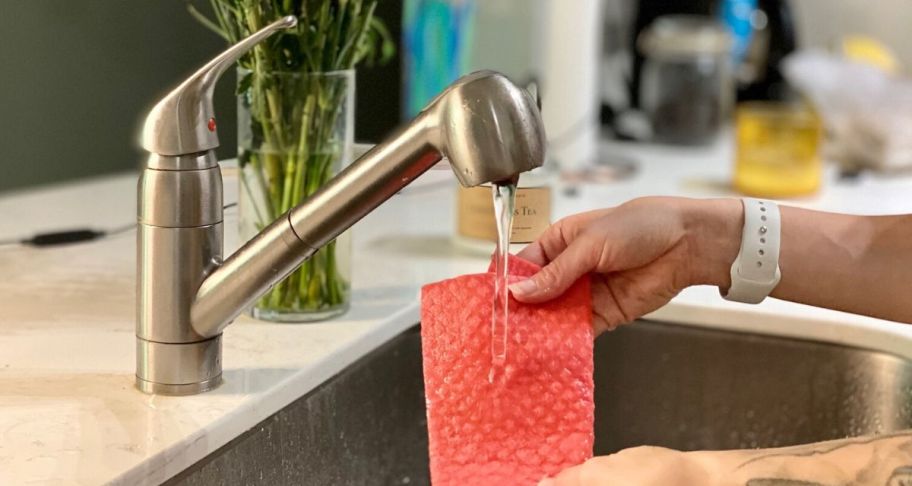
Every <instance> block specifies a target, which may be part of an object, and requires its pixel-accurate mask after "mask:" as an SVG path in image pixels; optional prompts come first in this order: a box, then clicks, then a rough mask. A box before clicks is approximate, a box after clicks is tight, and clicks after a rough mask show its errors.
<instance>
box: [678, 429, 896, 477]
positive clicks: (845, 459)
mask: <svg viewBox="0 0 912 486" xmlns="http://www.w3.org/2000/svg"><path fill="white" fill-rule="evenodd" d="M687 454H689V455H691V456H692V459H693V460H694V461H695V462H696V463H697V464H700V465H701V466H702V469H704V470H705V471H706V472H707V473H708V475H709V477H712V478H715V479H716V482H715V484H717V485H719V486H723V485H725V486H727V485H748V486H769V485H774V484H801V485H807V486H812V485H832V484H858V485H877V486H881V485H887V484H894V483H888V481H889V480H890V478H891V477H893V476H894V475H899V474H901V470H902V469H903V468H910V467H912V433H910V431H904V432H899V433H895V434H886V435H881V436H874V437H857V438H851V439H843V440H834V441H828V442H820V443H816V444H809V445H801V446H794V447H785V448H780V449H760V450H743V451H724V452H703V451H699V452H692V453H687ZM897 470H900V471H897ZM904 479H908V478H904ZM896 484H906V483H896Z"/></svg>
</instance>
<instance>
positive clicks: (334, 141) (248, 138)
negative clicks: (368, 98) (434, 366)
mask: <svg viewBox="0 0 912 486" xmlns="http://www.w3.org/2000/svg"><path fill="white" fill-rule="evenodd" d="M354 92H355V77H354V71H351V70H349V71H335V72H325V73H296V72H260V71H248V70H244V69H239V70H238V162H239V165H240V169H241V172H240V184H241V187H240V197H239V202H240V204H239V211H240V231H241V237H242V238H243V239H245V240H246V239H249V238H251V237H252V236H254V235H255V234H256V233H258V232H259V231H260V230H262V229H263V228H264V227H266V226H267V225H268V224H269V223H271V222H272V221H273V220H275V219H276V218H278V217H279V216H281V215H282V214H284V213H285V212H286V211H288V210H289V209H291V208H292V207H294V206H296V205H298V204H300V203H301V202H302V201H304V200H305V199H307V198H308V197H309V196H310V195H311V194H313V193H314V192H316V191H317V190H318V189H319V188H320V187H321V186H322V185H323V184H325V183H326V182H327V181H328V180H329V179H330V178H332V177H333V176H334V175H335V174H336V173H338V172H339V171H340V170H341V169H342V167H344V166H345V165H346V164H348V163H349V162H350V161H351V156H352V149H353V140H354ZM350 279H351V239H350V236H349V233H348V232H346V233H343V235H341V236H340V237H338V238H337V239H336V240H335V241H333V242H331V243H329V244H328V245H326V246H325V247H323V248H321V249H320V250H319V251H317V252H316V253H315V254H314V255H313V256H312V257H311V258H310V259H309V260H307V261H306V262H304V264H303V265H302V266H301V267H300V268H299V269H297V270H295V271H294V272H292V273H291V274H290V275H289V276H287V277H286V278H285V279H284V280H283V281H282V282H280V283H278V284H276V285H275V286H274V287H273V288H272V290H270V291H269V293H267V294H266V295H265V296H264V297H263V298H261V299H260V300H259V301H258V302H257V303H256V304H255V305H254V307H253V308H252V310H251V314H252V315H253V317H255V318H257V319H263V320H269V321H279V322H312V321H318V320H324V319H328V318H331V317H334V316H337V315H340V314H342V313H344V312H345V311H346V310H347V309H348V306H349V300H350V290H349V289H350Z"/></svg>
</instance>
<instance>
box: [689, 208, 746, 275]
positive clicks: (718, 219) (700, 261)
mask: <svg viewBox="0 0 912 486" xmlns="http://www.w3.org/2000/svg"><path fill="white" fill-rule="evenodd" d="M683 215H684V216H683V217H684V227H685V231H686V235H687V236H686V238H687V241H688V248H689V250H690V266H691V268H690V272H689V273H690V285H714V286H716V287H719V288H721V289H727V288H728V287H729V286H731V266H732V262H734V261H735V259H736V258H737V257H738V251H740V248H741V231H742V227H743V226H744V210H743V207H742V205H741V201H740V200H738V199H693V200H688V202H687V203H685V204H684V211H683Z"/></svg>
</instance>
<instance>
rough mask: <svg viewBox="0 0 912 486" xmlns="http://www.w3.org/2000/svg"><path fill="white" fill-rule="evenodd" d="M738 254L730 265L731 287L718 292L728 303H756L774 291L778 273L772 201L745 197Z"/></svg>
mask: <svg viewBox="0 0 912 486" xmlns="http://www.w3.org/2000/svg"><path fill="white" fill-rule="evenodd" d="M741 203H742V204H743V205H744V229H743V231H742V233H741V251H739V252H738V258H736V259H735V262H734V263H732V266H731V287H729V288H728V291H727V292H724V291H722V290H721V289H720V292H721V293H722V297H724V298H725V299H727V300H733V301H736V302H744V303H747V304H758V303H760V302H762V301H763V299H765V298H766V296H767V295H769V294H770V292H772V291H773V289H774V288H776V285H777V284H778V283H779V278H780V277H781V274H780V272H779V236H780V227H781V224H780V217H779V206H777V205H776V203H774V202H772V201H765V200H760V199H751V198H744V199H742V200H741Z"/></svg>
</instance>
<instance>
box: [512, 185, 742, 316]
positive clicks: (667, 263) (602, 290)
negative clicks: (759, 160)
mask: <svg viewBox="0 0 912 486" xmlns="http://www.w3.org/2000/svg"><path fill="white" fill-rule="evenodd" d="M742 219H743V216H742V215H741V203H740V201H738V200H734V199H718V200H694V199H683V198H665V197H652V198H642V199H634V200H633V201H630V202H628V203H625V204H623V205H621V206H618V207H615V208H611V209H602V210H597V211H590V212H586V213H580V214H577V215H574V216H570V217H568V218H564V219H562V220H560V221H558V222H557V223H555V224H553V225H551V227H549V228H548V229H547V230H546V231H545V233H544V234H543V235H542V236H541V237H540V238H539V239H538V240H537V241H535V242H534V243H532V244H530V245H529V246H527V247H526V248H525V249H523V251H521V252H520V253H519V256H520V257H522V258H525V259H527V260H529V261H532V262H534V263H536V264H538V265H541V266H542V267H543V268H542V270H541V271H540V272H538V273H537V274H536V275H534V276H533V277H531V278H529V279H527V280H523V281H521V282H517V283H515V284H513V285H511V286H510V291H511V293H512V294H513V296H514V298H516V300H518V301H520V302H528V303H537V302H544V301H547V300H550V299H553V298H555V297H557V296H559V295H561V294H562V293H563V292H564V291H566V290H567V288H568V287H570V285H572V284H573V282H574V281H576V280H577V279H578V278H580V277H581V276H583V275H586V274H588V273H591V274H593V287H592V300H593V311H594V327H595V331H596V334H598V333H600V332H602V331H605V330H608V329H613V328H615V327H617V326H618V325H619V324H623V323H626V322H630V321H632V320H634V319H636V318H637V317H640V316H642V315H644V314H647V313H649V312H652V311H654V310H656V309H658V308H659V307H661V306H663V305H664V304H666V303H667V302H668V301H669V300H671V298H672V297H674V296H675V295H676V294H677V293H678V292H680V291H681V290H682V289H684V288H685V287H687V286H690V285H695V284H714V285H720V286H727V285H728V282H729V276H728V268H729V266H730V265H731V262H732V261H734V259H735V256H736V255H737V253H738V247H739V245H740V234H741V224H742Z"/></svg>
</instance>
